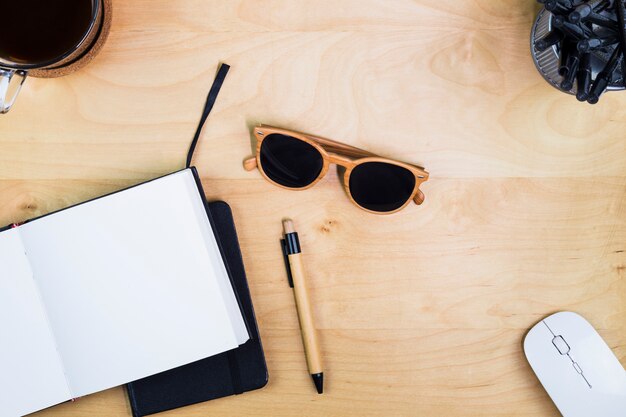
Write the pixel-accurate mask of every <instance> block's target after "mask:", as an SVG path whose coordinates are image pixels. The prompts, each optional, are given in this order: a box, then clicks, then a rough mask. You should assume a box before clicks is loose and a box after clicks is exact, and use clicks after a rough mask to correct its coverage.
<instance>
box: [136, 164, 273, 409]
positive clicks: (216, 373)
mask: <svg viewBox="0 0 626 417" xmlns="http://www.w3.org/2000/svg"><path fill="white" fill-rule="evenodd" d="M194 171H195V170H194ZM194 174H196V173H195V172H194ZM196 175H197V174H196ZM196 179H197V177H196ZM198 187H199V190H200V192H201V194H202V195H203V196H204V192H203V191H202V185H201V184H200V182H199V181H198ZM207 207H208V210H207V212H208V215H209V219H210V220H211V224H212V225H213V229H214V231H215V234H216V236H217V238H218V241H219V244H220V247H221V250H222V255H223V257H224V259H225V262H226V265H227V269H228V272H229V275H230V279H231V282H232V284H233V289H234V290H235V294H236V295H237V297H238V299H239V303H240V306H241V310H242V313H243V316H244V320H245V321H246V324H247V325H248V332H249V334H250V340H248V341H247V342H246V343H245V344H243V345H241V346H240V347H238V348H237V349H234V350H231V351H229V352H224V353H221V354H219V355H216V356H212V357H210V358H207V359H203V360H201V361H198V362H194V363H192V364H189V365H185V366H182V367H180V368H176V369H172V370H170V371H166V372H163V373H160V374H157V375H153V376H150V377H147V378H144V379H141V380H139V381H135V382H132V383H130V384H127V389H128V397H129V399H130V405H131V408H132V411H133V415H134V416H135V417H142V416H146V415H149V414H154V413H159V412H162V411H167V410H172V409H175V408H180V407H185V406H188V405H192V404H197V403H201V402H205V401H209V400H213V399H215V398H221V397H226V396H229V395H234V394H241V393H244V392H247V391H252V390H255V389H259V388H262V387H264V386H265V385H266V384H267V380H268V373H267V366H266V364H265V356H264V354H263V347H262V345H261V339H260V337H259V330H258V327H257V324H256V319H255V315H254V309H253V306H252V300H251V298H250V291H249V289H248V282H247V280H246V273H245V270H244V266H243V260H242V258H241V251H240V249H239V241H238V239H237V231H236V230H235V224H234V222H233V217H232V213H231V210H230V207H229V206H228V204H226V203H224V202H215V203H210V204H208V206H207Z"/></svg>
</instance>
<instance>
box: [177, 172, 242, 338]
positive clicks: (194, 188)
mask: <svg viewBox="0 0 626 417" xmlns="http://www.w3.org/2000/svg"><path fill="white" fill-rule="evenodd" d="M187 187H188V188H189V193H190V195H194V196H195V197H197V198H192V200H193V203H194V204H193V206H194V208H195V212H196V219H197V221H198V229H199V230H200V232H201V233H202V235H203V236H204V239H205V242H206V243H207V247H206V249H207V252H208V254H209V256H211V257H212V258H213V259H215V262H214V265H216V268H215V273H216V275H217V276H218V280H217V281H218V283H219V286H220V289H221V290H222V297H223V300H224V304H225V305H226V309H227V310H228V313H229V315H230V317H231V321H232V324H233V330H234V332H235V337H236V338H237V343H238V344H239V345H242V344H243V343H244V342H246V341H247V340H248V339H249V338H250V336H249V335H248V329H247V328H246V323H245V322H244V321H243V317H242V315H241V309H240V307H239V302H238V301H237V298H236V296H235V293H234V292H233V287H232V283H231V282H230V278H229V277H228V272H227V271H226V266H225V265H224V262H219V261H218V259H219V258H221V253H220V249H219V246H218V243H217V239H216V237H215V234H214V233H213V229H212V228H211V224H210V222H208V221H206V220H207V213H206V208H205V207H204V201H203V199H202V198H201V197H200V194H199V193H200V190H199V189H198V185H197V184H196V182H195V180H194V179H193V178H189V181H187Z"/></svg>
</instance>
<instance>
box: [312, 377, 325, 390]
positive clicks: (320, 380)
mask: <svg viewBox="0 0 626 417" xmlns="http://www.w3.org/2000/svg"><path fill="white" fill-rule="evenodd" d="M311 378H313V383H314V384H315V388H316V389H317V393H318V394H322V393H324V373H323V372H320V373H319V374H311Z"/></svg>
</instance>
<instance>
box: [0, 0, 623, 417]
mask: <svg viewBox="0 0 626 417" xmlns="http://www.w3.org/2000/svg"><path fill="white" fill-rule="evenodd" d="M114 3H115V4H114V5H115V9H114V23H113V28H112V32H111V36H110V39H109V41H108V43H107V45H106V46H105V48H104V50H103V51H102V53H101V54H100V55H99V56H98V57H97V58H96V59H95V60H94V61H93V62H92V63H91V64H90V65H89V66H88V67H86V68H85V69H84V70H82V71H80V72H79V73H76V74H74V75H70V76H67V77H65V78H61V79H55V80H41V79H29V80H27V82H26V84H25V87H24V91H23V93H22V94H21V97H19V100H18V102H17V104H16V106H15V108H14V109H13V110H12V111H11V113H10V114H9V115H7V116H3V117H1V118H0V151H1V152H0V224H6V223H9V222H14V221H19V220H23V219H27V218H30V217H33V216H35V215H39V214H43V213H47V212H50V211H52V210H56V209H59V208H62V207H66V206H68V205H70V204H73V203H77V202H80V201H83V200H85V199H88V198H91V197H95V196H98V195H101V194H103V193H106V192H111V191H114V190H118V189H121V188H123V187H126V186H129V185H132V184H136V183H139V182H141V181H144V180H147V179H150V178H154V177H156V176H158V175H162V174H165V173H168V172H170V171H173V170H177V169H180V168H182V167H183V165H184V156H185V153H186V150H187V146H188V144H189V141H190V139H191V137H192V135H193V132H194V130H195V127H196V123H197V121H198V119H199V117H200V112H201V109H202V105H203V103H204V100H205V97H206V93H207V91H208V88H209V87H210V84H211V82H212V79H213V77H214V75H215V72H216V69H217V65H218V63H219V62H220V61H222V62H227V63H229V64H230V65H232V71H231V73H230V75H229V76H228V79H227V81H226V83H225V86H224V88H223V90H222V94H221V96H220V97H219V100H218V103H217V105H216V107H215V110H214V112H213V113H212V114H211V117H210V119H209V122H208V124H207V126H206V128H205V130H204V132H203V135H202V142H201V144H200V147H199V149H198V152H197V155H196V158H195V165H196V166H197V167H198V170H199V172H200V174H201V176H202V179H203V184H204V187H205V189H206V192H207V194H208V197H209V198H210V199H223V200H226V201H227V202H229V203H230V204H231V206H232V208H233V211H234V215H235V218H236V223H237V227H238V229H239V233H240V238H241V246H242V250H243V254H244V261H245V264H246V267H247V271H248V278H249V281H250V286H251V291H252V296H253V300H254V304H255V307H256V311H257V315H258V321H259V326H260V331H261V334H262V339H263V343H264V345H265V350H266V355H267V361H268V367H269V372H270V382H269V384H268V386H267V387H266V388H265V389H263V390H260V391H257V392H253V393H249V394H246V395H243V396H239V397H231V398H226V399H221V400H217V401H212V402H209V403H205V404H200V405H196V406H192V407H189V408H186V409H182V410H178V411H174V412H170V413H166V414H164V416H168V417H201V416H203V417H204V416H212V417H216V416H233V415H237V416H240V417H241V416H268V417H269V416H271V417H275V416H294V415H300V416H324V417H329V416H359V417H361V416H433V417H434V416H472V417H473V416H529V417H530V416H533V417H537V416H557V415H558V412H557V410H556V408H555V407H554V405H552V403H551V401H550V399H549V397H548V396H547V394H546V393H545V392H544V390H543V389H542V388H541V386H540V384H539V382H538V381H537V379H536V378H535V376H534V374H533V373H532V371H531V369H530V367H529V365H528V363H527V362H526V360H525V357H524V354H523V351H522V340H523V337H524V334H525V332H526V331H527V329H529V328H530V327H531V326H532V325H533V324H535V323H536V322H537V321H538V320H540V319H541V318H543V317H544V316H546V315H548V314H551V313H554V312H556V311H560V310H573V311H576V312H579V313H580V314H582V315H583V316H585V317H586V318H587V319H588V320H589V321H590V322H591V323H592V324H593V325H594V326H595V327H596V328H597V329H598V331H599V332H600V334H601V335H602V336H603V337H604V338H605V339H606V341H607V342H608V344H609V345H610V346H611V347H612V348H613V349H614V351H615V352H616V354H617V356H618V357H619V358H620V360H621V361H622V363H626V327H625V323H626V272H625V271H626V252H625V250H626V188H625V187H626V145H625V144H626V138H625V136H626V135H625V133H624V132H625V131H626V106H625V105H626V93H611V94H609V95H607V96H606V97H604V98H603V99H602V100H601V102H600V104H599V105H597V106H595V107H593V106H589V105H586V104H579V103H578V102H577V101H576V100H575V99H574V98H572V97H568V96H566V95H564V94H560V93H558V92H557V91H556V90H554V89H552V87H550V86H548V85H547V84H546V83H545V82H544V81H543V80H542V79H541V78H540V76H539V75H538V73H537V72H536V70H535V68H534V66H533V63H532V60H531V57H530V54H529V41H528V39H529V31H530V26H531V23H532V21H533V16H534V14H535V12H536V10H537V8H536V4H535V3H534V2H533V1H532V0H473V1H463V2H460V1H458V0H358V1H357V0H299V1H292V0H116V1H115V2H114ZM259 122H263V123H267V124H274V125H278V126H282V127H286V128H291V129H295V130H301V131H306V132H310V133H315V134H318V135H322V136H327V137H330V138H333V139H337V140H341V141H344V142H346V143H349V144H353V145H357V146H360V147H363V148H366V149H369V150H371V151H373V152H377V153H380V154H382V155H385V156H389V157H395V158H398V159H402V160H406V161H410V162H413V163H418V164H423V165H424V166H426V167H427V168H428V170H429V171H430V173H431V180H430V181H429V182H428V183H426V184H425V186H424V192H425V194H426V197H427V199H426V203H425V204H424V205H423V206H421V207H417V206H414V205H412V206H410V207H408V209H406V210H404V211H403V212H402V213H400V214H397V215H393V216H374V215H370V214H367V213H365V212H363V211H361V210H359V209H358V208H357V207H355V206H353V205H352V204H351V203H350V201H349V200H348V198H347V197H346V196H345V194H344V191H343V190H342V188H341V186H340V183H339V181H338V179H337V175H336V172H335V170H331V173H330V175H329V176H328V177H327V178H326V179H325V180H324V181H322V182H321V183H320V184H319V185H317V186H316V187H315V188H314V189H311V190H308V191H305V192H290V191H284V190H281V189H279V188H277V187H274V186H272V185H270V184H268V183H267V182H266V181H264V180H262V179H261V176H260V174H259V173H258V172H256V171H255V172H245V171H244V170H243V169H242V166H241V163H242V161H243V159H244V158H245V157H247V156H249V155H251V154H252V148H251V139H252V138H251V131H250V129H251V127H252V126H253V125H255V124H256V123H259ZM285 216H291V217H293V218H294V219H295V220H296V222H297V225H298V227H299V229H300V231H301V240H302V243H303V246H304V247H305V249H306V258H305V265H306V267H307V269H308V271H309V274H310V286H311V292H312V297H313V300H314V304H315V312H314V313H315V316H316V319H317V326H318V328H319V334H320V338H321V346H322V349H323V352H324V356H325V360H326V377H327V384H326V393H325V394H324V395H322V396H318V395H316V394H315V393H314V388H313V384H312V382H311V380H310V377H309V376H308V375H307V371H306V368H305V361H304V356H303V352H302V343H301V340H300V332H299V329H298V322H297V318H296V313H295V309H294V301H293V295H292V292H291V290H290V289H289V287H288V286H287V283H286V277H285V271H284V265H283V260H282V259H281V254H280V252H279V247H278V245H277V239H278V237H279V234H280V231H281V224H280V221H281V219H282V218H283V217H285ZM111 301H112V302H114V300H111ZM77 331H79V329H77ZM60 416H63V417H79V416H80V417H82V416H89V417H128V416H130V409H129V405H128V401H127V397H126V394H125V392H124V390H123V389H122V388H116V389H112V390H109V391H106V392H103V393H100V394H96V395H92V396H89V397H87V398H83V399H81V400H80V401H78V402H77V403H74V404H64V405H61V406H58V407H55V408H53V409H50V410H47V411H44V412H41V413H39V414H37V417H60Z"/></svg>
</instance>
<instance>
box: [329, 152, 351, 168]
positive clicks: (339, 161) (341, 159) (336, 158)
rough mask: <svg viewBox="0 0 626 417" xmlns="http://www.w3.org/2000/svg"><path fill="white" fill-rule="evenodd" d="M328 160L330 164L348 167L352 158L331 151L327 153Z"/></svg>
mask: <svg viewBox="0 0 626 417" xmlns="http://www.w3.org/2000/svg"><path fill="white" fill-rule="evenodd" d="M328 162H329V163H331V164H335V165H339V166H342V167H344V168H349V167H350V166H351V165H353V162H352V159H350V158H348V157H345V156H341V155H337V154H332V153H329V154H328Z"/></svg>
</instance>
